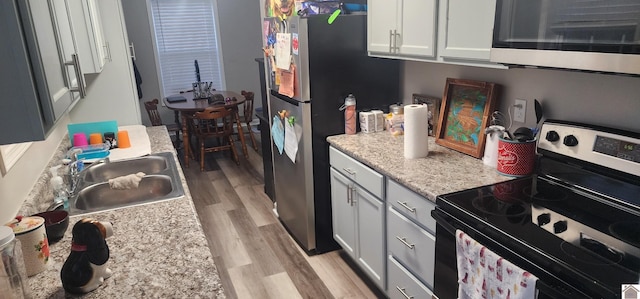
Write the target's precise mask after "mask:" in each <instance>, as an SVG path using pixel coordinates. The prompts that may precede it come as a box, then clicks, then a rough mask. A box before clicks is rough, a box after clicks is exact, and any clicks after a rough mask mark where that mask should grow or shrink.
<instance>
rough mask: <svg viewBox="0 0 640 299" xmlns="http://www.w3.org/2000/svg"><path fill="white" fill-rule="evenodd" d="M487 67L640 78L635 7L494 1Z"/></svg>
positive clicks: (639, 8)
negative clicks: (525, 67) (488, 64)
mask: <svg viewBox="0 0 640 299" xmlns="http://www.w3.org/2000/svg"><path fill="white" fill-rule="evenodd" d="M491 61H493V62H498V63H503V64H506V65H514V66H538V67H548V68H562V69H573V70H584V71H593V72H608V73H621V74H633V75H640V1H639V0H497V1H496V16H495V24H494V29H493V45H492V48H491Z"/></svg>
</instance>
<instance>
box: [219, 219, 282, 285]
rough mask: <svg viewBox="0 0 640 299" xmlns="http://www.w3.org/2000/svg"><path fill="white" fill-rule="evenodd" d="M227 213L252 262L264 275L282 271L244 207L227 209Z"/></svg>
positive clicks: (280, 265)
mask: <svg viewBox="0 0 640 299" xmlns="http://www.w3.org/2000/svg"><path fill="white" fill-rule="evenodd" d="M227 214H228V215H229V218H230V219H231V222H232V223H233V226H234V227H235V229H236V231H237V232H238V234H240V235H241V236H242V239H243V244H244V247H245V249H246V250H247V253H248V254H249V256H250V257H251V260H252V261H253V263H254V264H257V265H258V267H259V269H261V270H262V271H261V273H262V274H263V275H265V276H268V275H273V274H276V273H279V272H283V271H284V268H283V267H282V264H280V262H279V261H278V259H277V257H276V255H275V253H274V252H273V250H271V247H269V245H268V244H267V242H266V241H265V239H264V238H263V235H262V234H261V232H260V230H259V229H258V227H256V224H255V223H254V222H253V220H252V219H251V216H250V215H249V212H247V210H246V209H245V208H240V209H236V210H231V211H228V212H227Z"/></svg>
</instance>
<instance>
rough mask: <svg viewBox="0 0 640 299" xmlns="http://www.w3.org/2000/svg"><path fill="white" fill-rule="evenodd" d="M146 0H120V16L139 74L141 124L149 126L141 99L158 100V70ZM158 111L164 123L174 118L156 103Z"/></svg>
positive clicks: (159, 94) (160, 97)
mask: <svg viewBox="0 0 640 299" xmlns="http://www.w3.org/2000/svg"><path fill="white" fill-rule="evenodd" d="M150 7H151V6H150V3H149V0H127V1H124V2H122V8H123V13H124V18H125V21H126V23H127V34H128V36H129V42H130V43H133V45H134V48H135V52H136V66H137V67H138V71H139V72H140V76H141V77H142V85H141V88H142V99H140V111H141V114H142V123H143V124H144V125H146V126H150V125H151V121H150V120H149V115H148V114H147V112H146V110H145V109H144V102H145V101H150V100H153V99H159V100H162V97H163V96H162V92H161V88H160V73H159V72H158V65H157V64H156V63H157V61H156V47H155V38H154V34H155V33H154V32H153V30H152V28H153V27H152V19H151V14H150V11H149V9H150ZM158 112H159V113H160V117H161V118H162V120H163V122H164V123H166V124H168V123H171V122H172V121H173V119H174V114H173V111H172V110H169V109H167V108H166V107H163V106H162V105H160V106H159V107H158Z"/></svg>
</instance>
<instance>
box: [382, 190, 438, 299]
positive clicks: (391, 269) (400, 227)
mask: <svg viewBox="0 0 640 299" xmlns="http://www.w3.org/2000/svg"><path fill="white" fill-rule="evenodd" d="M386 199H387V202H388V203H389V204H388V206H387V255H388V259H387V265H388V266H387V268H388V272H387V279H388V283H387V295H388V296H389V297H390V298H430V297H431V296H432V295H433V292H432V290H433V280H434V276H435V273H434V268H435V249H436V237H435V221H434V220H433V218H432V217H431V211H432V210H433V209H434V208H435V204H434V203H433V202H432V201H430V200H428V199H426V198H424V197H422V196H420V195H418V194H416V193H414V192H413V191H410V190H409V189H407V188H405V187H404V186H402V185H400V184H398V183H396V182H394V181H392V180H387V196H386ZM405 296H406V297H405Z"/></svg>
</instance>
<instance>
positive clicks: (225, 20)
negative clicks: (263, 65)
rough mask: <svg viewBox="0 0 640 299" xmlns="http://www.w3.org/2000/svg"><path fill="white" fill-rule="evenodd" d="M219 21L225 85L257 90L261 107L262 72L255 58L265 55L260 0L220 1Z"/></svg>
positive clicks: (227, 87) (256, 94) (230, 88)
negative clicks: (263, 51)
mask: <svg viewBox="0 0 640 299" xmlns="http://www.w3.org/2000/svg"><path fill="white" fill-rule="evenodd" d="M217 7H218V25H219V26H220V27H219V28H220V42H221V48H222V58H223V63H224V75H225V81H226V89H227V90H233V91H238V92H240V91H241V90H247V91H253V92H254V93H255V101H254V109H255V108H257V107H261V106H262V103H261V101H260V99H261V97H262V93H261V92H260V77H259V76H260V74H259V73H258V63H257V62H256V61H255V60H254V59H255V58H261V57H263V53H262V50H261V49H262V37H261V36H262V33H261V32H262V29H261V28H262V22H261V20H262V19H261V17H260V9H261V7H262V6H260V1H256V0H234V1H224V0H218V1H217Z"/></svg>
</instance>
